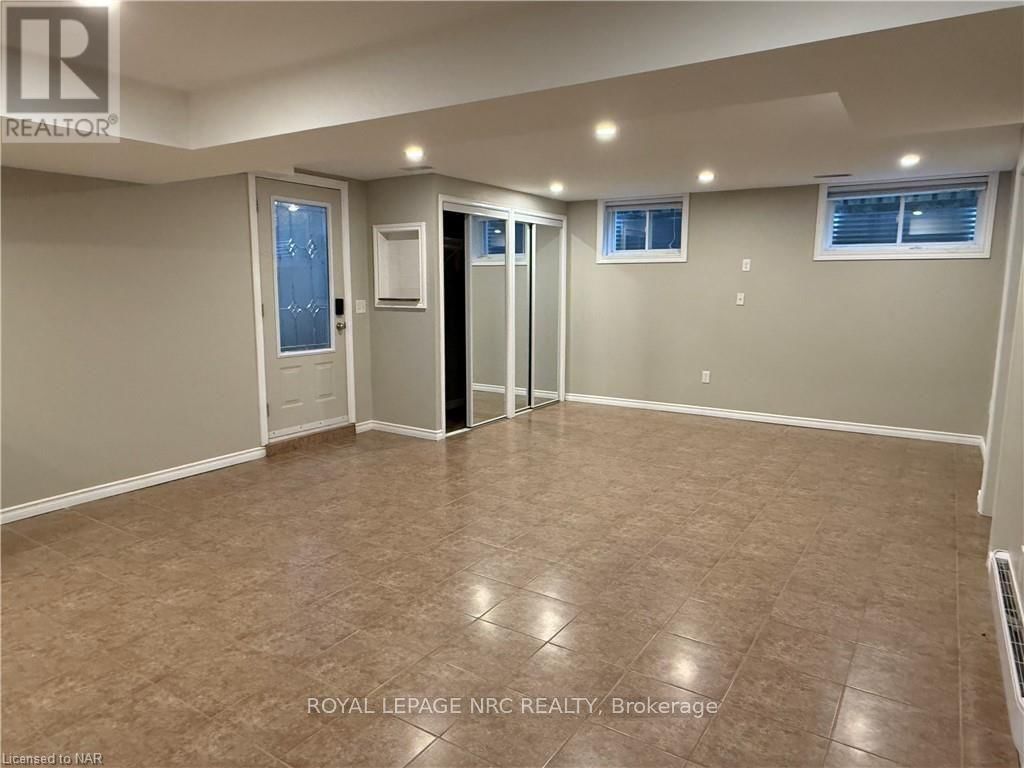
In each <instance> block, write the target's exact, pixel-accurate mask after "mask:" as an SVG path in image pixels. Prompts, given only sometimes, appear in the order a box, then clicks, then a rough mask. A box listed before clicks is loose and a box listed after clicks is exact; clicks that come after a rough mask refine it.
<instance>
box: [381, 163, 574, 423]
mask: <svg viewBox="0 0 1024 768" xmlns="http://www.w3.org/2000/svg"><path fill="white" fill-rule="evenodd" d="M439 195H449V196H452V197H460V198H464V199H467V200H474V201H477V202H483V203H491V204H495V205H501V206H507V207H513V208H518V209H521V210H532V211H542V212H548V213H565V209H566V206H565V204H564V203H562V202H560V201H557V200H548V199H546V198H542V197H536V196H534V195H526V194H523V193H521V192H514V191H512V190H507V189H500V188H498V187H491V186H488V185H486V184H478V183H476V182H472V181H465V180H463V179H453V178H449V177H447V176H437V175H433V174H430V175H419V176H407V177H398V178H393V179H381V180H378V181H371V182H369V183H368V184H367V202H368V217H369V218H368V221H367V227H368V228H369V227H372V226H373V225H375V224H399V223H404V222H417V221H423V222H426V225H427V243H426V252H427V309H425V310H402V309H390V308H389V309H373V310H372V317H371V328H372V330H371V336H372V355H371V357H372V370H373V418H374V419H376V420H379V421H385V422H390V423H393V424H402V425H406V426H412V427H419V428H422V429H431V430H435V429H440V428H441V424H442V413H441V405H440V399H439V392H440V386H441V382H440V377H441V358H440V355H441V334H442V328H441V323H440V314H439V308H438V299H439V296H440V271H439V269H438V231H437V230H438V209H439V202H438V196H439ZM369 258H370V261H371V263H372V258H373V257H372V254H370V257H369ZM484 269H486V268H484ZM492 269H493V268H492ZM371 284H372V283H371ZM370 303H371V304H372V301H371V302H370ZM483 383H490V382H483Z"/></svg>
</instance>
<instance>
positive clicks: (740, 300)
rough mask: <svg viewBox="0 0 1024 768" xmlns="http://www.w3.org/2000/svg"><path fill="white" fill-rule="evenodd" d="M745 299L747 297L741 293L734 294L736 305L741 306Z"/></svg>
mask: <svg viewBox="0 0 1024 768" xmlns="http://www.w3.org/2000/svg"><path fill="white" fill-rule="evenodd" d="M746 301H747V297H746V296H745V295H744V294H742V293H737V294H736V306H737V307H742V306H743V305H744V304H745V303H746Z"/></svg>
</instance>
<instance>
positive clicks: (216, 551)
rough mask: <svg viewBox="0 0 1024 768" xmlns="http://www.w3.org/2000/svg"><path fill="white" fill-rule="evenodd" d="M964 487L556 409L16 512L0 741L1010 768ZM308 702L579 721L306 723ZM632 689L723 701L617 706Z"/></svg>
mask: <svg viewBox="0 0 1024 768" xmlns="http://www.w3.org/2000/svg"><path fill="white" fill-rule="evenodd" d="M979 469H980V466H979V457H978V455H977V451H976V450H974V449H969V448H964V447H957V446H951V445H941V444H932V443H924V442H915V441H907V440H899V439H886V438H876V437H867V436H862V435H852V434H841V433H832V432H823V431H813V430H801V429H793V428H786V427H779V426H770V425H761V424H753V423H744V422H729V421H722V420H712V419H701V418H696V417H686V416H680V415H671V414H663V413H652V412H644V411H628V410H619V409H613V408H603V407H598V406H583V405H560V406H555V407H552V408H547V409H544V410H542V411H538V412H535V413H533V414H531V415H528V416H523V417H520V418H517V419H515V420H514V421H513V422H511V423H508V422H502V423H498V424H494V425H490V426H487V427H484V428H481V429H480V430H478V431H475V432H472V433H469V434H466V435H463V436H460V437H457V438H453V439H452V440H449V441H447V442H441V443H429V442H425V441H417V440H411V439H407V438H399V437H395V436H390V435H383V434H375V433H369V434H365V435H361V436H359V438H358V440H357V442H356V443H355V445H349V446H331V445H321V446H317V447H315V448H314V449H311V450H309V451H304V452H295V453H288V454H285V455H282V456H280V457H279V458H275V459H273V460H266V461H260V462H254V463H250V464H246V465H242V466H238V467H234V468H231V469H226V470H222V471H219V472H214V473H210V474H206V475H201V476H198V477H194V478H190V479H187V480H182V481H179V482H175V483H170V484H167V485H163V486H158V487H155V488H150V489H146V490H142V491H138V492H135V493H131V494H128V495H124V496H120V497H116V498H112V499H108V500H104V501H99V502H95V503H92V504H87V505H84V506H81V507H78V508H75V509H70V510H66V511H62V512H57V513H52V514H49V515H44V516H41V517H36V518H32V519H28V520H23V521H20V522H17V523H14V524H11V525H8V526H4V528H3V530H2V545H3V560H2V570H3V614H2V615H3V636H2V640H3V646H2V651H3V658H2V664H3V667H2V672H3V680H2V689H3V690H2V694H3V708H2V715H3V740H4V743H3V750H4V751H5V752H7V753H50V752H54V751H58V752H76V751H77V752H80V751H94V750H96V751H102V752H103V753H104V756H105V758H106V759H105V761H104V765H138V766H165V765H167V766H171V765H183V766H220V765H233V766H264V765H266V766H284V765H288V766H292V767H293V768H307V766H347V765H358V766H404V765H410V766H414V767H416V768H423V767H424V766H478V765H502V766H545V765H546V766H552V767H555V766H558V767H562V766H605V765H614V766H683V765H686V764H689V765H694V766H707V768H717V767H718V766H722V767H723V768H724V767H726V766H738V767H740V766H742V767H749V768H766V767H768V766H786V767H787V768H788V767H790V766H805V765H808V766H809V765H814V766H833V767H834V766H875V765H877V766H887V765H897V764H899V765H914V766H929V768H932V767H936V766H988V765H1005V766H1009V765H1011V764H1013V761H1014V759H1015V755H1014V752H1013V748H1012V745H1011V741H1010V738H1009V736H1008V735H1007V723H1006V715H1005V710H1004V706H1003V702H1002V694H1001V689H1000V684H999V668H998V663H997V651H996V648H995V646H994V643H993V640H992V638H993V636H994V635H993V629H994V628H993V625H992V621H991V618H990V612H989V604H988V599H987V593H986V575H985V571H984V556H985V551H986V540H987V529H988V525H987V523H986V521H984V520H982V519H979V518H978V517H977V516H976V514H975V508H974V505H975V493H976V490H977V487H978V481H979ZM310 696H338V697H347V696H367V697H369V703H370V704H371V705H373V703H374V702H379V701H380V697H381V696H418V697H427V696H432V697H433V696H447V697H466V698H465V699H463V701H466V702H468V701H469V697H474V696H478V697H483V696H494V697H497V698H500V699H507V700H508V701H510V702H513V705H514V706H520V707H521V706H523V703H524V702H525V701H534V702H536V701H539V700H540V699H539V698H537V697H549V698H551V697H594V698H597V699H599V700H601V701H603V703H602V704H601V705H600V711H598V712H595V713H594V714H593V715H586V716H577V715H574V714H553V715H539V714H529V713H526V714H522V713H519V714H512V715H501V714H479V713H476V714H474V713H465V712H464V713H461V714H452V713H444V712H418V713H413V714H403V715H401V716H396V715H390V714H378V715H365V714H364V715H358V714H348V715H344V716H342V715H334V716H329V715H323V714H321V715H317V714H307V713H306V706H307V698H308V697H310ZM648 697H650V699H651V700H653V701H659V702H661V701H663V702H677V703H685V704H688V705H689V706H690V707H697V706H701V707H705V709H706V712H707V711H710V709H711V708H712V705H718V704H720V709H718V711H717V714H715V715H714V716H711V715H709V714H705V715H704V716H703V717H695V716H694V715H693V714H690V715H681V714H675V715H650V714H648V715H642V716H637V715H625V714H622V713H617V712H615V711H612V709H611V708H610V706H609V705H610V703H611V702H613V701H614V700H620V701H645V700H646V699H647V698H648ZM466 706H467V708H468V703H467V704H466Z"/></svg>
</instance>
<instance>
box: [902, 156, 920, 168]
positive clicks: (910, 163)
mask: <svg viewBox="0 0 1024 768" xmlns="http://www.w3.org/2000/svg"><path fill="white" fill-rule="evenodd" d="M920 162H921V156H920V155H915V154H914V153H913V152H910V153H909V154H906V155H904V156H903V157H901V158H900V165H902V166H903V167H904V168H913V167H914V166H915V165H917V164H918V163H920Z"/></svg>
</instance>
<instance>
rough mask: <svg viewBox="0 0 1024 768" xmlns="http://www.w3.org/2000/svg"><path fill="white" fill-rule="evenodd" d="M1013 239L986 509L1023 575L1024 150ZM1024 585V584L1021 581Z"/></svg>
mask: <svg viewBox="0 0 1024 768" xmlns="http://www.w3.org/2000/svg"><path fill="white" fill-rule="evenodd" d="M1018 169H1019V170H1018V173H1017V174H1016V184H1015V205H1014V207H1013V218H1012V226H1011V230H1012V232H1013V236H1012V242H1011V244H1010V255H1011V259H1012V262H1011V264H1010V268H1009V269H1007V275H1008V277H1009V278H1010V284H1009V286H1008V290H1007V296H1006V298H1007V306H1006V309H1007V314H1006V317H1005V320H1004V328H1003V352H1002V359H1001V361H1000V366H999V369H998V370H997V372H996V375H997V379H996V386H995V387H994V388H993V392H994V398H993V403H992V412H993V423H992V430H991V433H990V435H989V444H988V460H987V462H986V466H985V483H984V485H983V496H982V501H983V510H982V511H983V512H985V513H986V514H989V515H992V529H991V532H990V545H991V548H992V549H1003V550H1006V551H1007V552H1009V553H1010V557H1011V558H1012V559H1013V561H1014V566H1015V568H1016V572H1017V578H1018V579H1024V568H1022V567H1021V546H1022V545H1024V485H1022V483H1024V481H1022V475H1024V412H1022V409H1024V277H1022V275H1021V263H1022V261H1024V150H1022V153H1021V159H1020V163H1019V164H1018ZM1018 586H1019V587H1020V588H1022V589H1024V583H1021V584H1019V585H1018Z"/></svg>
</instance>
